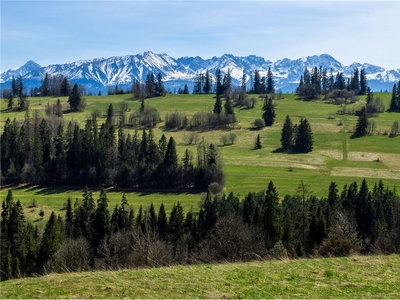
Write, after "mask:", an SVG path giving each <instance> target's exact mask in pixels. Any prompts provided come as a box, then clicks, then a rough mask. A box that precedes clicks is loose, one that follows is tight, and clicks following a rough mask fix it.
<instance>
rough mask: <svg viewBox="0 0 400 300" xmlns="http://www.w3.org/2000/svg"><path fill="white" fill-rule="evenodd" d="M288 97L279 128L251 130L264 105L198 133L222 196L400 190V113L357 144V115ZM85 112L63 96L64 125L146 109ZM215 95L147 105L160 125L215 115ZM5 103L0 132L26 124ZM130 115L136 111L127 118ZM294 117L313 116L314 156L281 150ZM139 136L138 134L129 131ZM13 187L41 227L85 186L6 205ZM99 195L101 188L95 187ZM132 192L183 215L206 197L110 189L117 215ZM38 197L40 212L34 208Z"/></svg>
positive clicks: (180, 141) (279, 105)
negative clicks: (171, 115) (218, 163)
mask: <svg viewBox="0 0 400 300" xmlns="http://www.w3.org/2000/svg"><path fill="white" fill-rule="evenodd" d="M283 97H284V99H280V100H275V104H276V114H277V118H276V122H275V124H274V125H273V126H272V127H265V128H263V129H262V130H253V129H252V123H253V121H254V120H255V119H256V118H261V115H262V106H263V99H258V102H257V103H256V105H255V108H253V109H240V108H235V114H236V116H237V119H238V123H237V124H236V125H235V128H232V129H229V130H228V129H227V130H213V131H204V132H197V133H198V134H199V135H200V137H204V139H205V140H206V141H207V142H208V143H213V144H214V145H216V146H217V147H218V149H219V151H220V153H221V155H222V157H223V162H224V170H225V175H226V185H225V189H224V192H225V193H230V192H233V193H234V194H236V195H239V196H240V197H244V196H245V195H246V194H247V193H248V192H256V191H260V190H263V189H265V188H266V187H267V185H268V183H269V181H270V180H272V181H273V182H274V184H275V185H276V187H277V190H278V193H279V194H280V196H281V197H284V196H285V195H286V194H295V193H296V191H297V188H298V186H299V184H300V182H301V181H303V182H304V183H306V184H307V185H308V190H309V191H312V193H313V194H315V195H317V196H327V191H328V187H329V184H330V183H331V182H332V181H334V182H336V183H337V184H338V187H339V190H341V189H342V187H343V186H344V185H345V184H349V183H351V182H353V181H357V182H361V180H362V179H363V178H366V179H367V181H368V184H369V186H370V187H372V186H373V185H374V184H375V183H377V182H378V181H379V180H383V183H384V184H385V185H387V186H389V187H390V188H394V187H396V186H399V184H400V137H395V138H390V137H389V136H388V135H387V133H390V129H391V126H392V124H393V122H394V121H396V120H397V121H398V122H400V113H387V112H385V113H382V114H380V115H379V116H377V117H373V118H371V120H373V121H374V122H375V124H376V130H375V134H374V135H373V136H367V137H362V138H357V139H352V138H351V131H352V130H353V128H354V127H355V124H356V122H357V117H356V116H354V115H339V114H336V112H337V111H338V110H339V109H340V107H339V106H338V105H333V104H331V103H328V102H326V101H323V100H318V101H309V102H304V101H299V100H297V99H296V95H293V94H284V95H283ZM375 97H380V98H381V99H382V100H383V102H384V103H385V106H386V107H388V106H389V102H390V97H391V95H390V93H375ZM85 98H86V102H87V106H86V109H85V111H83V112H76V113H75V112H74V113H68V108H69V107H68V103H67V97H60V100H61V102H62V105H63V108H64V110H65V111H64V123H65V124H67V123H68V122H69V121H70V120H75V121H77V122H79V123H81V124H82V125H83V124H84V122H85V120H86V119H87V118H88V117H89V116H90V114H91V113H92V112H93V111H99V112H100V117H99V123H100V122H102V121H103V120H105V114H106V111H107V108H108V106H109V104H110V103H112V104H113V107H114V109H115V110H118V109H119V106H120V105H121V103H124V102H125V103H127V104H128V107H129V109H130V111H131V112H132V111H135V110H136V109H138V108H139V106H140V103H139V102H138V101H137V100H134V99H133V98H132V95H130V94H123V95H113V96H91V97H89V96H86V97H85ZM57 99H58V98H57V97H51V98H50V97H34V98H29V101H30V111H29V114H30V115H31V116H33V115H34V114H38V115H39V116H45V106H46V105H47V104H48V103H49V104H53V103H55V102H56V101H57ZM214 102H215V98H214V95H172V94H171V95H166V96H165V97H159V98H152V99H148V100H146V104H147V105H150V106H152V107H155V108H157V110H158V111H159V113H160V116H161V118H162V119H164V116H165V114H166V113H168V112H174V111H178V112H182V113H186V115H187V116H188V118H189V119H190V117H191V116H192V115H193V114H194V113H196V112H198V111H212V109H213V106H214ZM364 104H365V97H361V98H360V100H359V101H358V102H357V103H354V104H351V105H348V107H349V108H354V109H356V110H357V109H359V108H361V107H362V106H363V105H364ZM6 105H7V104H6V102H5V101H4V100H2V101H1V121H0V130H1V131H2V130H3V127H4V123H5V121H6V119H7V118H11V119H13V118H17V119H18V120H21V121H22V120H23V119H24V117H25V114H26V113H25V112H18V111H8V110H7V109H6ZM127 114H128V115H129V114H130V112H128V113H127ZM286 115H289V116H290V117H291V119H292V121H293V123H299V121H300V118H302V117H303V118H307V119H308V121H309V122H310V124H311V128H312V131H313V136H314V150H313V151H312V152H311V153H307V154H288V153H280V152H279V151H277V150H278V149H279V147H280V135H281V130H282V126H283V122H284V120H285V118H286ZM126 130H129V131H131V132H133V130H134V129H126ZM153 131H154V135H155V137H156V139H159V138H160V137H161V135H162V134H165V135H166V136H167V138H168V137H169V136H173V137H174V139H175V141H176V143H177V150H178V154H179V155H180V157H182V155H183V153H184V151H185V149H186V148H188V149H190V150H191V151H192V152H193V153H194V154H195V153H196V147H197V146H196V145H187V144H186V143H185V140H184V135H185V134H188V132H189V131H184V130H174V131H167V130H165V129H164V123H163V122H161V123H159V124H158V125H157V127H156V128H154V130H153ZM228 132H234V133H235V134H236V136H237V138H236V141H235V143H234V144H233V145H226V146H223V144H222V143H221V142H220V138H221V136H222V135H224V134H226V133H228ZM257 134H260V136H261V142H262V146H263V148H262V149H260V150H253V149H252V148H253V145H254V141H255V138H256V136H257ZM9 189H12V190H13V194H14V198H15V199H20V200H21V202H22V203H23V205H24V207H25V208H26V211H25V213H26V215H27V217H28V218H29V219H31V220H33V221H37V222H39V223H40V222H42V221H41V219H40V218H39V216H38V213H39V211H40V210H41V209H43V211H44V212H45V216H46V215H47V216H48V215H49V214H50V212H51V211H52V210H56V211H59V210H61V209H62V208H63V206H64V204H65V202H66V200H67V198H68V197H71V198H72V199H75V198H77V197H78V198H79V197H81V194H82V187H54V186H19V187H16V186H11V187H10V186H4V187H2V189H1V194H0V197H1V199H4V197H5V196H6V194H7V192H8V190H9ZM94 192H95V197H97V196H98V194H99V190H98V189H94ZM123 192H125V193H126V194H127V199H128V201H129V203H130V204H131V205H133V206H134V207H138V206H139V205H145V206H147V205H149V204H150V203H151V202H153V203H154V204H155V205H156V207H158V206H159V204H160V203H161V202H164V204H165V205H166V209H167V210H170V209H171V208H172V205H173V204H174V203H175V202H177V201H180V202H181V204H182V205H183V206H184V208H185V211H188V210H189V209H191V208H192V209H193V210H194V211H196V210H198V204H199V201H200V199H201V193H200V191H196V192H192V193H190V192H189V193H188V192H184V193H180V192H177V191H159V190H158V191H157V190H156V191H153V190H140V191H138V190H125V191H121V190H116V189H113V188H110V189H109V191H108V197H109V199H110V207H111V209H112V208H113V206H115V205H116V204H117V203H119V202H120V201H121V198H122V193H123ZM33 199H35V200H36V202H37V207H33V208H29V207H28V206H29V205H30V204H31V203H32V200H33Z"/></svg>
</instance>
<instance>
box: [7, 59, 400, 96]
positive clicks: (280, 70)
mask: <svg viewBox="0 0 400 300" xmlns="http://www.w3.org/2000/svg"><path fill="white" fill-rule="evenodd" d="M320 66H322V67H323V68H327V69H328V72H330V70H332V72H333V74H334V75H336V73H337V72H343V75H344V76H345V77H350V76H351V74H352V73H353V71H354V69H355V68H360V69H361V68H363V69H365V71H366V74H367V79H368V84H369V86H370V87H371V89H372V90H374V91H379V90H388V91H391V89H392V87H393V84H394V83H395V82H398V81H399V80H400V69H391V70H388V69H385V68H382V67H379V66H375V65H371V64H368V63H357V62H355V63H353V64H351V65H350V66H344V65H342V64H341V63H340V62H339V61H337V60H336V59H335V58H333V57H332V56H331V55H329V54H321V55H313V56H307V57H302V58H299V59H296V60H291V59H288V58H284V59H280V60H277V61H275V62H272V61H270V60H266V59H264V58H262V57H260V56H255V55H249V56H234V55H232V54H224V55H222V56H221V57H216V56H214V57H212V58H210V59H203V58H201V57H199V56H196V57H180V58H177V59H175V58H173V57H171V56H169V55H168V54H165V53H163V54H156V53H154V52H151V51H147V52H144V53H139V54H136V55H126V56H113V57H109V58H95V59H90V60H79V61H76V62H72V63H67V64H55V65H49V66H45V67H43V66H40V65H39V64H37V63H36V62H34V61H32V60H30V61H28V62H27V63H26V64H24V65H23V66H21V67H20V68H18V69H16V70H8V71H6V72H4V73H1V74H0V83H1V86H2V88H9V87H10V85H11V78H12V76H15V77H18V76H19V75H21V76H22V77H23V81H24V85H25V86H26V87H27V88H28V89H29V88H31V87H36V86H37V87H38V86H40V84H41V82H42V80H43V78H44V75H45V73H48V74H49V75H63V76H66V77H67V78H68V80H69V81H71V82H74V83H75V82H76V83H79V84H82V85H84V86H85V87H86V89H87V90H88V91H96V90H102V89H103V90H104V89H106V88H107V87H110V86H115V85H118V86H120V87H123V88H124V87H125V88H127V87H129V86H130V85H131V84H132V82H133V81H134V80H139V81H142V82H143V81H145V78H146V75H147V73H148V72H153V73H155V74H157V73H159V72H160V73H161V75H162V76H163V80H164V84H165V87H166V88H167V90H169V91H171V92H174V90H177V89H178V88H182V87H183V86H184V85H185V84H188V86H189V88H190V89H192V87H193V84H194V79H195V76H196V73H198V72H200V73H205V72H206V71H207V70H209V72H211V73H212V74H215V70H216V69H217V68H220V69H221V71H222V73H226V72H227V71H228V69H229V70H230V71H231V75H232V78H233V83H234V84H239V83H240V81H241V78H242V76H243V70H244V71H245V73H246V75H247V79H248V83H247V84H248V86H250V85H251V76H252V75H253V74H254V71H255V70H256V69H257V70H258V71H259V72H260V75H261V76H265V75H266V72H267V70H268V68H269V67H271V70H272V72H273V74H274V80H275V85H276V88H277V89H280V90H282V91H283V92H293V91H294V90H295V88H296V87H297V85H298V82H299V79H300V76H301V75H302V73H303V71H304V68H306V67H307V68H314V67H320Z"/></svg>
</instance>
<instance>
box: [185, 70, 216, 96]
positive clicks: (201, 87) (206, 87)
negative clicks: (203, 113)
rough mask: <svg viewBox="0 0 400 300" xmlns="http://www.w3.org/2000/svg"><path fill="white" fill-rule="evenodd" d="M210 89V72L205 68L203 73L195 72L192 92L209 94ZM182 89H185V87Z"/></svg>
mask: <svg viewBox="0 0 400 300" xmlns="http://www.w3.org/2000/svg"><path fill="white" fill-rule="evenodd" d="M212 90H213V78H212V75H211V74H210V72H209V71H208V70H207V71H206V73H205V74H203V73H201V72H198V73H196V77H195V81H194V87H193V94H211V92H212ZM183 91H185V89H184V90H183ZM183 94H185V93H183Z"/></svg>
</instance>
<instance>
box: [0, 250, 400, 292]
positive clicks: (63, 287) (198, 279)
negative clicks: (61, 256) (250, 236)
mask: <svg viewBox="0 0 400 300" xmlns="http://www.w3.org/2000/svg"><path fill="white" fill-rule="evenodd" d="M399 265H400V255H391V256H354V257H346V258H327V259H299V260H283V261H266V262H250V263H237V264H220V265H209V264H204V265H192V266H173V267H168V268H157V269H140V270H122V271H118V272H90V273H89V272H82V273H65V274H50V275H47V276H43V277H37V278H26V279H18V280H9V281H5V282H1V283H0V291H1V295H0V296H1V298H2V299H8V298H47V299H49V298H54V299H55V298H98V299H100V298H108V299H111V298H147V299H155V298H158V299H161V298H167V299H179V298H180V299H184V298H186V299H189V298H191V299H193V298H219V299H222V298H237V299H239V298H324V299H327V298H337V299H338V298H347V299H350V298H364V299H373V298H374V299H376V298H381V299H383V298H388V299H398V298H400V270H399V268H398V266H399Z"/></svg>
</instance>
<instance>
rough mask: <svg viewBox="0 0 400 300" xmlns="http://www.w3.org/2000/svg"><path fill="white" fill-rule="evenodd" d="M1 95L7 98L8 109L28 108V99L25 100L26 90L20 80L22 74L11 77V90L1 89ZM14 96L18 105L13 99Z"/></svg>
mask: <svg viewBox="0 0 400 300" xmlns="http://www.w3.org/2000/svg"><path fill="white" fill-rule="evenodd" d="M2 96H3V98H5V99H6V100H7V108H8V109H15V108H17V109H19V110H27V109H28V108H29V101H28V100H27V96H28V95H27V92H26V88H25V86H24V83H23V81H22V76H21V75H20V76H18V78H15V77H14V76H13V77H12V79H11V90H9V89H4V90H3V91H2ZM14 98H18V105H17V106H16V103H15V101H14Z"/></svg>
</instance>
